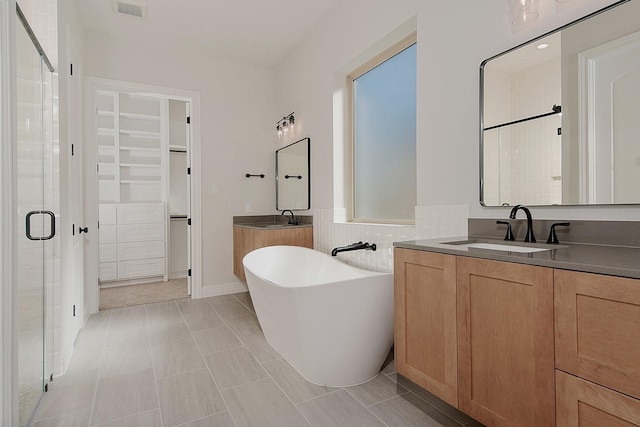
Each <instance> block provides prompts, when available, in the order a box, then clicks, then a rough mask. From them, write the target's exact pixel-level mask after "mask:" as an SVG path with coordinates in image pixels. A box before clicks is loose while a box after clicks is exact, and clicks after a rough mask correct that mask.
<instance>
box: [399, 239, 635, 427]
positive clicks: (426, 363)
mask: <svg viewBox="0 0 640 427" xmlns="http://www.w3.org/2000/svg"><path fill="white" fill-rule="evenodd" d="M395 353H396V354H395V357H396V370H397V371H398V373H399V374H400V375H402V376H404V377H406V378H408V379H409V380H411V381H413V382H414V383H416V384H418V385H419V386H421V387H422V388H424V389H426V390H428V391H429V392H431V393H433V394H434V395H436V396H438V397H440V398H441V399H443V400H445V401H446V402H448V403H449V404H451V405H453V406H455V407H457V408H458V409H460V410H461V411H463V412H465V413H466V414H468V415H470V416H471V417H473V418H475V419H477V420H478V421H480V422H482V423H483V424H486V425H487V426H516V425H517V426H554V425H556V426H558V427H587V426H588V427H605V426H606V427H623V426H624V427H630V426H636V427H640V281H639V280H637V279H629V278H622V277H614V276H606V275H602V274H592V273H581V272H575V271H565V270H559V269H552V268H546V267H537V266H531V265H525V264H516V263H509V262H500V261H492V260H485V259H478V258H470V257H465V256H454V255H445V254H440V253H435V252H428V251H420V250H411V249H402V248H396V249H395Z"/></svg>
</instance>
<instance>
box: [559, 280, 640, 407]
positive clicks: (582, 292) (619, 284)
mask: <svg viewBox="0 0 640 427" xmlns="http://www.w3.org/2000/svg"><path fill="white" fill-rule="evenodd" d="M554 304H555V347H556V367H557V368H558V369H561V370H563V371H566V372H570V373H572V374H574V375H577V376H578V377H581V378H585V379H587V380H589V381H593V382H595V383H597V384H602V385H603V386H605V387H609V388H612V389H614V390H617V391H620V392H622V393H626V394H629V395H631V396H634V397H636V398H640V364H639V363H638V361H639V360H640V340H638V331H640V286H638V281H637V280H634V279H625V278H621V277H613V276H603V275H598V274H589V273H578V272H570V271H563V270H556V271H555V289H554Z"/></svg>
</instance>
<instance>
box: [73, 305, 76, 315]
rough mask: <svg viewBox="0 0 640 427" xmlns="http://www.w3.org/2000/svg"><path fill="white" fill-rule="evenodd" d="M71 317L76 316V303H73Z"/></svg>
mask: <svg viewBox="0 0 640 427" xmlns="http://www.w3.org/2000/svg"><path fill="white" fill-rule="evenodd" d="M73 317H76V305H75V304H73Z"/></svg>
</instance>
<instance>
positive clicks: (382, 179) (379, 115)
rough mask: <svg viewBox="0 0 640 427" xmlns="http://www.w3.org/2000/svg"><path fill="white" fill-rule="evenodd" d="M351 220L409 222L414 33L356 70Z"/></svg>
mask: <svg viewBox="0 0 640 427" xmlns="http://www.w3.org/2000/svg"><path fill="white" fill-rule="evenodd" d="M349 83H350V86H351V90H350V96H351V108H352V111H351V120H352V123H351V132H352V142H351V147H352V149H351V153H352V172H351V177H352V185H351V187H352V188H351V191H352V192H351V215H350V216H351V219H352V220H353V221H357V222H377V223H412V222H413V221H414V210H415V205H416V39H415V34H414V35H413V36H411V37H409V38H407V39H405V40H403V41H402V42H400V43H398V44H397V45H395V46H393V47H392V48H390V49H389V50H387V51H386V52H384V53H383V54H382V55H380V56H378V57H377V58H375V59H374V60H372V61H371V62H369V63H368V64H365V65H364V66H363V67H361V68H360V69H358V70H356V71H355V72H354V73H352V74H351V75H350V76H349Z"/></svg>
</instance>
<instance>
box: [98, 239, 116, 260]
mask: <svg viewBox="0 0 640 427" xmlns="http://www.w3.org/2000/svg"><path fill="white" fill-rule="evenodd" d="M117 253H118V252H117V250H116V244H115V243H106V244H102V243H101V244H100V250H99V254H100V256H99V257H98V258H99V259H100V262H114V261H117V260H118V258H117Z"/></svg>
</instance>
